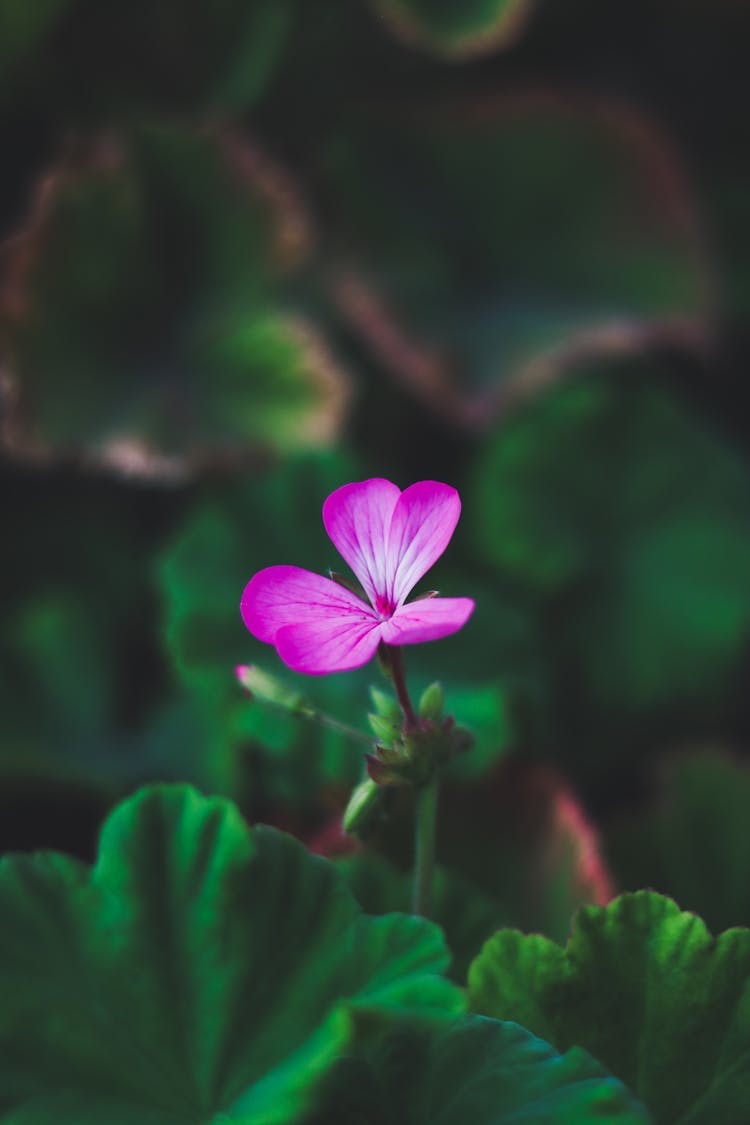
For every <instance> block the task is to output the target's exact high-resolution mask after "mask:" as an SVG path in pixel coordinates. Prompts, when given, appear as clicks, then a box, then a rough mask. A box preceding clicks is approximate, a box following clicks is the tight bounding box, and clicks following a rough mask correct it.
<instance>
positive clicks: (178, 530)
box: [0, 0, 750, 950]
mask: <svg viewBox="0 0 750 1125" xmlns="http://www.w3.org/2000/svg"><path fill="white" fill-rule="evenodd" d="M749 36H750V5H748V4H747V3H743V2H742V0H679V3H678V2H677V0H632V2H631V3H629V4H627V5H622V4H613V3H610V4H603V3H601V0H565V2H562V0H222V2H213V3H209V2H208V0H179V2H178V0H150V2H148V3H146V2H143V0H134V2H132V3H130V4H122V3H119V2H115V0H34V3H30V2H29V0H0V135H1V136H2V176H1V177H0V237H1V238H2V251H1V252H0V444H1V447H2V452H1V454H0V457H1V460H0V481H1V484H0V490H1V493H2V512H3V520H2V552H1V554H0V570H1V578H2V581H1V583H0V599H1V600H2V618H1V624H0V662H1V665H2V668H1V673H0V677H1V678H0V847H2V849H9V848H22V849H25V848H32V847H48V846H52V847H59V848H62V849H64V850H66V851H69V852H72V853H74V854H76V855H80V856H82V857H90V856H91V855H92V854H93V850H94V847H95V840H96V833H97V829H98V826H99V824H100V822H101V819H102V817H103V815H104V814H105V812H106V810H107V809H108V808H109V807H110V806H111V805H112V803H113V802H115V801H116V800H117V799H118V798H120V797H121V796H123V795H124V794H126V793H128V792H130V791H132V790H133V789H134V788H135V787H136V786H137V785H139V784H141V783H142V782H146V781H152V780H187V781H191V782H193V783H195V784H196V785H198V786H199V787H201V788H202V789H204V790H205V791H211V792H219V793H223V794H227V795H229V796H231V797H233V798H234V799H236V800H237V801H238V802H239V803H240V805H241V807H242V809H243V810H244V811H245V812H246V814H247V815H248V817H250V818H252V819H261V820H266V821H270V822H272V823H275V824H279V825H282V826H284V827H287V828H289V829H291V830H293V831H295V832H296V833H298V834H299V835H300V836H302V837H303V838H304V839H306V840H307V841H308V842H309V843H310V844H311V846H313V847H315V848H317V849H318V850H322V851H327V852H329V853H334V854H338V853H340V852H347V850H348V849H347V846H346V845H345V843H344V842H343V841H342V840H341V838H340V836H339V834H338V829H337V827H336V824H337V816H338V813H339V812H340V809H341V807H342V804H343V803H344V802H345V800H346V796H347V793H348V791H349V789H350V788H351V786H352V785H353V784H354V783H355V782H356V781H357V780H358V778H359V777H360V775H361V769H362V759H361V749H360V748H358V747H357V746H355V745H351V744H349V743H346V742H345V741H344V740H342V739H341V738H340V737H339V736H337V735H334V734H331V733H326V734H322V733H320V732H319V731H318V730H317V729H315V728H312V727H305V726H301V725H300V724H297V723H295V722H294V721H292V720H290V719H288V718H285V717H280V716H278V715H275V714H272V713H270V712H268V711H265V710H263V709H262V708H260V707H257V706H254V705H253V704H251V703H250V702H249V701H248V700H247V699H246V698H245V697H244V696H243V694H242V692H241V691H240V690H239V688H238V686H237V684H236V682H235V680H234V676H233V669H234V666H235V664H237V663H238V662H243V663H250V662H253V661H257V662H259V663H261V664H262V665H263V667H265V668H267V669H268V670H269V671H276V672H279V671H282V669H281V666H280V664H279V663H278V660H277V658H276V657H275V654H274V653H273V651H272V650H271V649H270V648H268V647H266V646H262V645H260V644H257V643H256V642H254V641H253V639H252V638H251V637H250V636H249V635H248V634H247V633H246V631H245V630H244V628H243V626H242V623H241V621H240V617H239V613H238V604H239V598H240V594H241V591H242V588H243V586H244V584H245V582H246V581H247V580H248V578H249V577H250V576H251V575H252V574H253V573H254V572H255V571H256V570H257V569H259V568H260V567H262V566H265V565H268V564H271V563H277V562H278V563H281V562H287V563H296V564H298V565H302V566H307V567H309V568H311V569H319V570H322V571H325V570H326V569H327V568H328V567H336V566H337V565H339V562H338V560H337V556H336V554H335V551H334V550H333V548H332V546H331V544H330V543H329V542H328V540H327V539H326V537H325V534H324V531H323V528H322V524H321V522H320V508H321V504H322V501H323V499H324V498H325V496H326V495H327V494H328V493H329V492H330V491H332V489H334V488H335V487H337V486H338V485H340V484H342V483H344V482H346V481H348V480H356V479H361V478H363V477H366V476H372V475H381V476H387V477H390V478H391V479H393V480H395V481H396V482H397V483H398V484H399V485H400V486H401V487H405V486H406V485H407V484H409V483H411V482H412V481H414V480H418V479H423V478H436V479H439V480H444V481H448V482H450V483H452V484H454V485H455V486H456V487H458V488H459V490H460V492H461V495H462V499H463V504H464V510H463V517H462V521H461V524H460V525H459V530H458V532H457V534H456V536H455V539H454V542H453V544H452V545H451V548H450V549H449V551H448V552H447V553H446V555H445V557H444V558H443V560H441V562H440V564H439V565H438V567H436V568H435V571H434V572H433V574H432V575H431V576H430V579H429V585H430V586H436V587H439V588H440V589H441V591H442V592H444V593H446V594H455V595H471V596H473V597H474V598H475V599H476V601H477V610H476V613H475V615H474V617H473V619H472V621H471V622H470V624H469V625H468V626H467V628H466V629H465V630H464V631H463V632H462V633H461V634H460V635H458V636H456V637H455V638H452V639H450V640H445V641H443V642H439V643H437V644H434V645H429V646H424V647H423V648H422V649H420V650H418V651H417V650H413V651H409V653H408V657H409V660H408V663H409V673H410V678H411V680H412V683H413V685H414V688H415V690H418V689H419V688H420V687H424V686H425V685H426V684H428V683H429V682H430V681H431V680H433V679H435V678H440V679H441V680H442V681H443V682H444V684H445V686H446V689H447V694H448V701H449V707H450V709H451V710H452V711H453V712H455V714H456V716H457V718H458V719H459V720H460V721H461V722H463V723H466V724H467V725H469V726H471V727H472V728H473V729H474V730H475V733H476V736H477V746H476V748H475V750H474V751H473V752H472V753H471V754H469V755H467V756H466V757H465V758H463V759H461V761H460V762H458V763H456V765H455V766H454V767H453V779H452V782H451V785H450V786H449V785H447V784H446V787H445V791H446V796H445V798H444V816H443V827H442V830H441V844H440V849H441V855H442V858H443V861H444V864H445V874H444V880H445V883H444V886H443V885H442V884H441V886H442V891H441V894H442V896H443V897H442V899H441V902H443V904H444V905H445V904H446V903H451V904H452V905H451V908H450V912H449V913H450V914H451V916H453V917H459V916H460V917H461V918H462V919H463V920H464V922H465V926H466V928H467V930H468V929H470V928H471V927H472V926H473V927H474V929H475V931H476V935H479V934H480V932H481V934H486V932H488V918H489V917H490V916H491V917H492V919H493V920H495V919H496V918H497V919H499V920H501V921H511V922H513V923H514V924H519V925H526V926H532V927H538V928H542V929H545V930H546V931H547V932H549V933H551V934H552V935H553V936H558V935H559V934H561V933H564V931H565V929H566V927H567V922H568V919H569V916H570V910H571V909H572V906H573V905H575V903H576V902H577V901H582V900H591V899H593V900H597V901H603V900H605V899H606V898H607V897H608V895H609V894H611V893H612V892H613V891H614V890H615V889H630V888H633V887H636V886H640V885H651V886H656V887H657V888H658V889H659V890H662V891H665V892H667V893H671V894H674V895H675V896H676V897H677V898H678V900H679V901H680V903H681V905H682V906H684V907H687V908H694V909H698V910H700V911H701V912H703V914H704V915H705V917H706V919H707V921H708V922H709V923H710V924H711V925H713V926H726V925H730V924H736V923H745V924H750V828H749V827H748V808H750V766H749V765H748V762H747V758H748V753H747V752H748V748H749V747H750V704H749V703H748V683H750V646H749V641H750V460H749V459H750V448H749V442H750V430H749V428H748V422H747V417H748V415H747V407H748V394H747V391H746V379H747V361H748V356H749V354H750V333H749V331H748V312H749V311H750V215H749V213H748V203H747V200H748V190H749V188H750V155H749V154H750V146H748V144H747V105H748V95H749V94H750V81H749V80H748V67H747V49H748V43H749V42H750V38H749ZM287 678H288V680H289V681H290V682H292V683H295V684H296V685H297V686H299V687H300V688H301V690H303V691H304V692H306V693H307V694H308V695H309V696H310V697H311V698H313V699H314V700H315V701H316V703H318V704H319V705H321V706H323V707H324V708H326V709H328V710H330V711H331V712H332V713H335V714H337V715H339V716H340V717H342V718H343V719H345V720H347V721H349V722H351V723H354V724H356V725H358V726H359V727H362V726H363V724H364V715H365V712H366V711H367V708H368V705H369V700H368V694H367V688H368V684H370V683H371V682H373V681H377V670H376V669H375V668H369V669H365V670H363V671H362V672H360V673H355V674H351V675H344V676H335V677H330V678H328V679H321V680H317V679H311V680H307V681H305V682H302V681H301V680H300V678H295V677H294V676H293V675H292V674H291V673H288V674H287ZM394 816H395V824H396V828H394V829H393V830H392V831H390V832H389V834H387V836H386V838H385V842H383V841H381V847H380V850H381V852H382V853H384V854H387V855H388V857H389V858H388V859H382V861H378V862H375V860H372V861H367V862H365V861H364V860H362V861H361V862H360V865H359V867H357V866H356V865H357V862H358V860H357V857H351V856H346V857H345V858H342V859H341V862H342V863H345V864H352V865H354V867H353V872H354V873H353V879H354V881H355V884H356V885H357V887H358V891H359V893H360V894H361V896H362V898H363V901H365V902H366V904H368V905H369V906H370V907H371V908H372V909H379V908H385V907H388V906H391V905H394V903H395V904H397V905H398V904H399V903H400V902H401V897H400V896H402V894H405V893H406V892H405V890H404V888H403V887H402V885H401V882H399V879H400V876H399V875H398V865H399V863H403V862H406V859H407V858H408V844H407V843H406V842H405V839H401V836H403V835H404V833H403V832H402V831H401V829H400V828H399V827H398V824H399V813H398V812H395V814H394ZM368 864H369V865H368ZM354 868H356V870H354ZM457 873H458V874H457ZM459 876H460V877H459ZM451 896H453V897H451ZM445 909H446V911H448V907H447V906H446V907H445ZM476 935H475V936H476ZM472 941H474V936H467V937H466V949H467V950H468V949H469V946H470V945H471V944H472ZM460 944H461V943H460V942H458V945H460Z"/></svg>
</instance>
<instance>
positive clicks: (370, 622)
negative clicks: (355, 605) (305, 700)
mask: <svg viewBox="0 0 750 1125" xmlns="http://www.w3.org/2000/svg"><path fill="white" fill-rule="evenodd" d="M360 604H362V603H360ZM381 629H382V625H380V624H379V623H378V622H377V621H376V620H374V618H372V617H370V618H367V617H365V616H364V614H360V616H359V617H358V618H355V617H354V616H353V615H351V616H350V617H346V618H344V617H329V618H327V619H325V618H321V619H319V620H313V619H310V620H308V621H303V622H301V623H300V624H298V625H285V626H284V627H283V628H282V629H279V631H278V633H277V634H276V641H275V644H276V651H277V652H278V654H279V656H280V657H281V659H282V660H283V661H284V663H285V664H288V665H289V667H290V668H293V669H294V671H295V672H306V673H307V675H310V676H321V675H323V674H324V673H326V672H348V671H349V670H350V669H351V668H359V667H361V665H362V664H367V663H368V661H370V660H372V658H373V656H374V655H375V652H376V650H377V647H378V644H379V643H380V631H381Z"/></svg>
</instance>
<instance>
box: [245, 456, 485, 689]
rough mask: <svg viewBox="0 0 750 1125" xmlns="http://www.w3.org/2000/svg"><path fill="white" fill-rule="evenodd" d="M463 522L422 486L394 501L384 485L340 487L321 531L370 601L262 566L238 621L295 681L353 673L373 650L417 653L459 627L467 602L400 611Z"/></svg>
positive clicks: (442, 493)
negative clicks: (301, 676)
mask: <svg viewBox="0 0 750 1125" xmlns="http://www.w3.org/2000/svg"><path fill="white" fill-rule="evenodd" d="M460 512H461V501H460V500H459V497H458V493H457V492H456V490H455V488H450V487H449V486H448V485H447V484H438V482H437V481H432V480H423V481H419V482H418V483H417V484H413V485H411V487H410V488H407V489H406V490H405V491H404V492H401V490H400V489H399V488H397V487H396V485H395V484H391V482H390V481H389V480H382V479H381V478H379V477H375V478H373V479H372V480H364V481H359V482H356V483H354V484H345V485H344V486H343V488H338V489H337V490H336V491H335V492H332V493H331V495H330V496H329V497H328V499H327V500H326V502H325V504H324V505H323V523H324V524H325V529H326V531H327V532H328V534H329V536H330V538H331V540H332V541H333V543H334V545H335V546H336V547H337V548H338V550H339V551H340V553H341V554H342V555H343V557H344V558H345V559H346V561H347V563H348V564H349V566H350V567H351V568H352V570H353V571H354V573H355V574H356V576H357V578H358V579H359V581H360V583H361V585H362V588H363V589H364V591H365V594H366V595H367V597H368V599H369V603H368V602H366V601H363V600H362V599H361V598H358V597H357V595H356V594H353V593H351V592H350V591H349V590H347V589H345V588H344V587H343V586H341V585H339V583H337V582H334V581H333V580H332V579H330V578H323V577H322V576H321V575H319V574H313V573H312V572H311V571H309V570H302V569H301V568H300V567H297V566H269V567H267V568H266V569H265V570H261V571H259V572H258V574H256V575H254V577H253V578H251V579H250V581H249V582H248V584H247V586H246V587H245V591H244V593H243V595H242V603H241V607H240V608H241V611H242V619H243V621H244V622H245V625H246V626H247V627H248V629H249V630H250V632H251V633H252V634H253V636H254V637H257V638H258V639H259V640H261V641H267V642H268V643H269V644H272V645H275V646H276V651H277V652H278V654H279V656H280V657H281V659H282V660H283V661H284V663H285V664H288V665H289V667H290V668H293V669H294V670H295V671H297V672H307V673H309V674H311V675H321V674H323V673H325V672H345V671H347V670H348V669H350V668H359V667H360V665H362V664H366V663H367V662H368V660H371V659H372V657H373V656H374V655H375V651H376V649H377V647H378V645H379V644H380V642H381V641H384V642H385V643H386V644H389V645H410V644H419V643H420V642H422V641H435V640H437V639H438V638H439V637H446V636H448V634H449V633H455V632H456V631H457V630H458V629H460V628H461V627H462V625H465V623H466V622H467V620H468V619H469V616H470V615H471V612H472V610H473V609H474V602H473V601H472V600H471V598H438V597H428V598H423V599H421V600H417V601H414V602H410V603H407V602H406V598H407V596H408V595H409V593H410V592H411V590H412V589H413V588H414V586H415V585H416V583H417V582H418V581H419V579H420V578H421V577H422V576H423V575H424V574H425V573H426V571H428V570H429V569H430V567H431V566H432V565H433V563H435V562H436V561H437V559H439V558H440V556H441V555H442V553H443V551H444V550H445V548H446V547H447V546H448V543H449V541H450V538H451V536H452V535H453V531H454V528H455V526H456V524H457V523H458V517H459V515H460Z"/></svg>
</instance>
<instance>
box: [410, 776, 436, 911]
mask: <svg viewBox="0 0 750 1125" xmlns="http://www.w3.org/2000/svg"><path fill="white" fill-rule="evenodd" d="M437 799H438V779H437V776H435V777H433V778H432V779H431V780H430V781H428V782H427V784H426V785H423V786H422V788H421V789H418V790H417V807H416V820H415V835H414V843H415V846H414V896H413V899H412V913H413V914H421V915H423V917H425V918H428V917H429V915H430V912H431V910H432V884H433V877H434V871H435V825H436V821H437Z"/></svg>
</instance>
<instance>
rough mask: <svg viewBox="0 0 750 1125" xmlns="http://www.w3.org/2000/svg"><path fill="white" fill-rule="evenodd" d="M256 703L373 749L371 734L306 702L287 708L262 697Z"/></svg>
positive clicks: (258, 697)
mask: <svg viewBox="0 0 750 1125" xmlns="http://www.w3.org/2000/svg"><path fill="white" fill-rule="evenodd" d="M254 699H255V702H257V703H259V704H261V706H263V707H265V708H266V710H268V711H274V712H275V713H276V714H277V715H289V716H291V718H293V719H299V720H301V721H302V722H305V723H315V724H316V725H317V726H319V727H326V728H327V729H328V730H335V731H336V732H337V733H338V734H342V735H344V736H345V737H346V738H351V740H352V741H353V742H361V743H363V745H365V746H370V747H372V745H373V743H374V742H375V739H374V738H373V736H372V735H371V734H365V733H364V731H361V730H357V729H356V728H355V727H350V726H349V725H348V724H347V723H342V722H341V721H340V720H339V719H334V717H333V716H332V715H327V714H326V713H325V711H319V710H318V709H317V707H313V706H312V705H311V704H309V703H307V702H305V703H302V704H300V705H298V706H296V707H285V706H283V704H279V703H274V702H273V700H270V699H263V698H262V697H261V696H257V695H256V696H255V697H254Z"/></svg>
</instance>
